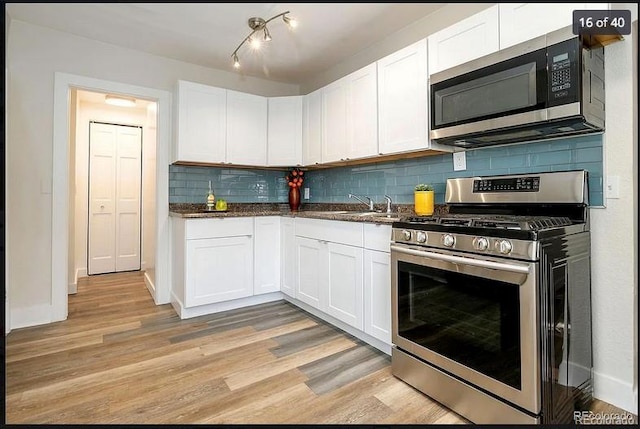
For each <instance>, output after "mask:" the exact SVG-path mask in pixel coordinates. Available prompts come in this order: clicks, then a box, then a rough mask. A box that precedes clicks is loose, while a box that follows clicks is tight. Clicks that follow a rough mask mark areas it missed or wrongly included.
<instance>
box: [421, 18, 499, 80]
mask: <svg viewBox="0 0 640 429" xmlns="http://www.w3.org/2000/svg"><path fill="white" fill-rule="evenodd" d="M427 40H428V43H429V74H433V73H437V72H439V71H442V70H446V69H448V68H450V67H453V66H456V65H458V64H462V63H465V62H467V61H471V60H474V59H476V58H480V57H482V56H484V55H487V54H490V53H492V52H495V51H497V50H498V49H499V36H498V5H495V6H491V7H490V8H488V9H486V10H484V11H482V12H479V13H477V14H475V15H472V16H470V17H469V18H466V19H463V20H462V21H460V22H458V23H456V24H454V25H451V26H449V27H447V28H445V29H443V30H440V31H438V32H437V33H434V34H432V35H430V36H429V37H428V39H427Z"/></svg>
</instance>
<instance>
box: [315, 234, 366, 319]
mask: <svg viewBox="0 0 640 429" xmlns="http://www.w3.org/2000/svg"><path fill="white" fill-rule="evenodd" d="M326 255H327V258H326V264H327V266H326V268H325V269H326V271H327V273H328V276H327V280H328V282H327V284H326V285H325V286H324V287H323V288H322V291H323V292H325V293H326V307H325V308H324V309H323V310H324V311H326V312H327V313H328V314H330V315H332V316H333V317H335V318H336V319H339V320H342V321H343V322H345V323H347V324H349V325H351V326H353V327H354V328H357V329H360V330H362V329H363V326H364V316H363V305H362V293H363V279H362V264H363V249H362V248H361V247H354V246H347V245H345V244H338V243H327V244H326ZM321 309H322V308H321Z"/></svg>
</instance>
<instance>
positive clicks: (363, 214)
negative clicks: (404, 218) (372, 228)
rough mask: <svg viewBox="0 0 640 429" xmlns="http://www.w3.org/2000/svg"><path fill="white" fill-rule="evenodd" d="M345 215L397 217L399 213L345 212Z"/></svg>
mask: <svg viewBox="0 0 640 429" xmlns="http://www.w3.org/2000/svg"><path fill="white" fill-rule="evenodd" d="M344 215H345V216H356V217H380V218H392V219H395V218H398V217H400V215H399V214H398V213H390V214H387V213H384V212H345V213H344Z"/></svg>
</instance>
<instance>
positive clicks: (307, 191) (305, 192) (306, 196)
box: [303, 188, 309, 200]
mask: <svg viewBox="0 0 640 429" xmlns="http://www.w3.org/2000/svg"><path fill="white" fill-rule="evenodd" d="M303 198H304V199H305V200H308V199H309V188H304V197H303Z"/></svg>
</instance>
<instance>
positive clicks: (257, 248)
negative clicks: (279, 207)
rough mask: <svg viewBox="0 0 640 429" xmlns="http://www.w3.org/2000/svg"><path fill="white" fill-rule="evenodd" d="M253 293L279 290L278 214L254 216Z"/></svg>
mask: <svg viewBox="0 0 640 429" xmlns="http://www.w3.org/2000/svg"><path fill="white" fill-rule="evenodd" d="M253 277H254V283H253V294H254V295H260V294H263V293H270V292H277V291H279V290H280V216H256V217H255V218H254V258H253Z"/></svg>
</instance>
